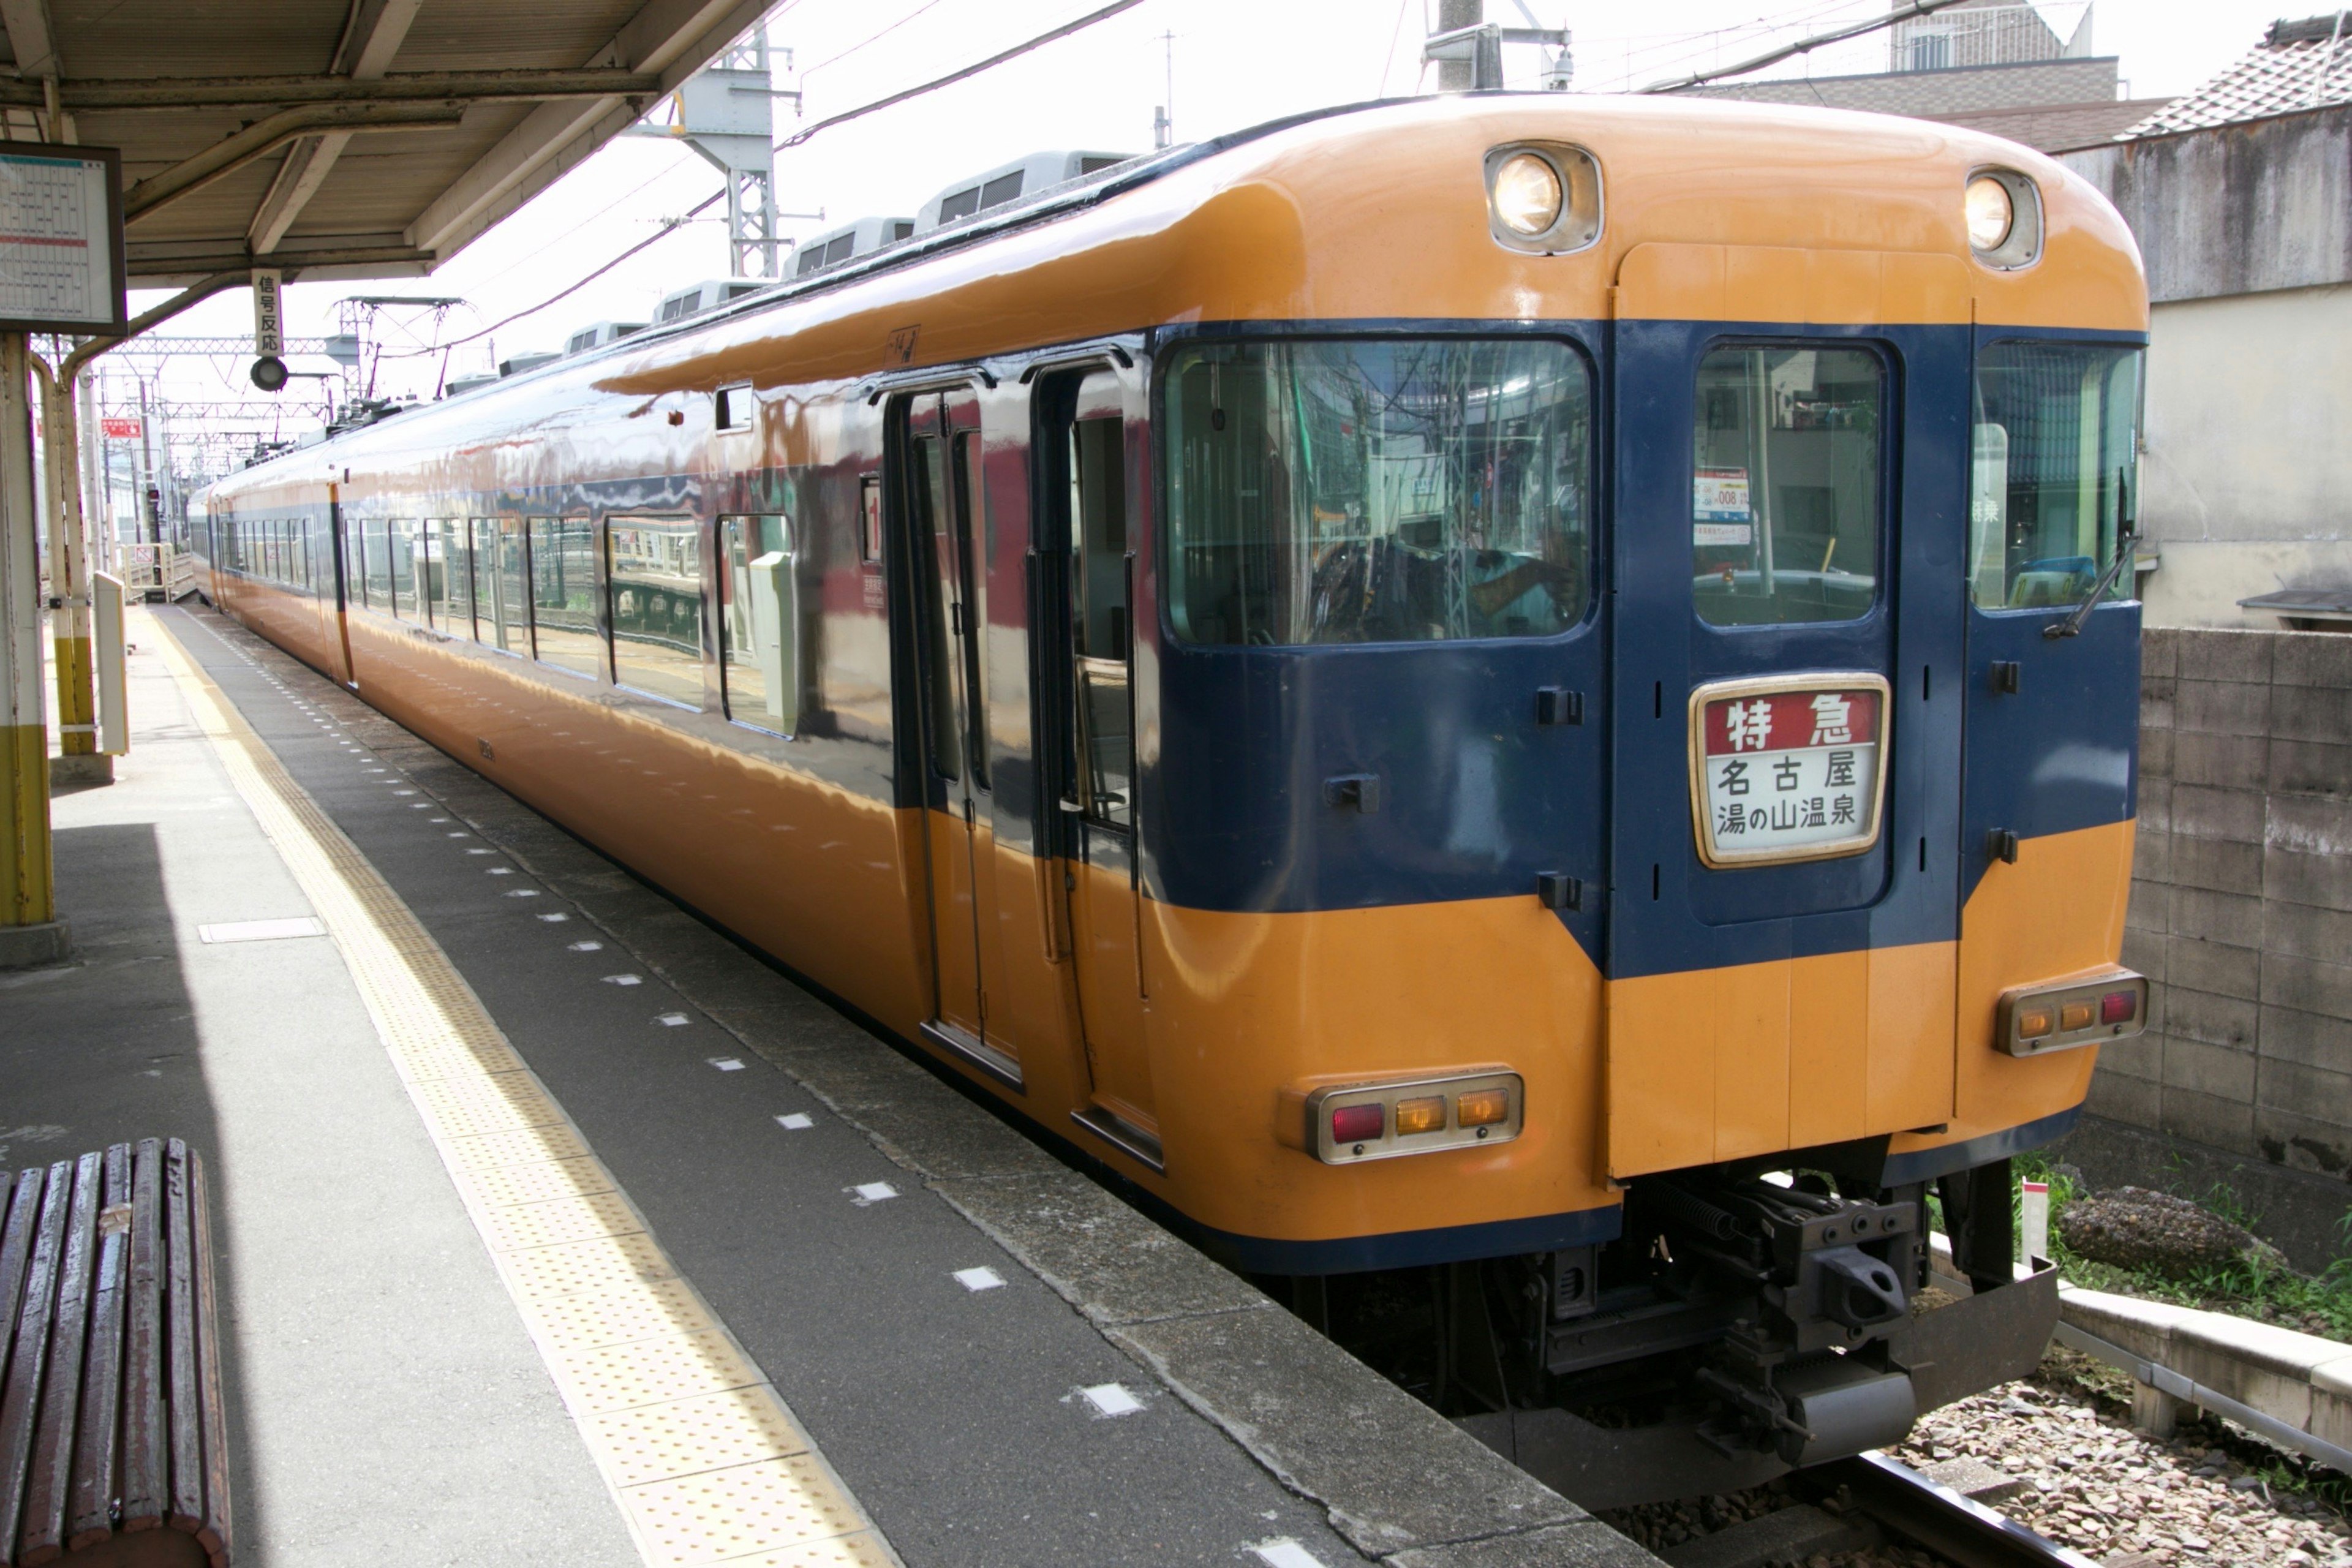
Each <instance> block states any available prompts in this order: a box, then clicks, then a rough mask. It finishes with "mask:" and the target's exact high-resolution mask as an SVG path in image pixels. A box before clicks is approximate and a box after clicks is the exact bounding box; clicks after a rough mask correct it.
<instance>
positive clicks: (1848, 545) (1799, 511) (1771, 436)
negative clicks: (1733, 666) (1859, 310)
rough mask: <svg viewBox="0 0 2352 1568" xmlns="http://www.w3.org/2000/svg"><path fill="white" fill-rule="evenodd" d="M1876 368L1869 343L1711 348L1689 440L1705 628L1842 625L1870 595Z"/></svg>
mask: <svg viewBox="0 0 2352 1568" xmlns="http://www.w3.org/2000/svg"><path fill="white" fill-rule="evenodd" d="M1884 404H1885V371H1884V369H1883V367H1882V366H1881V365H1880V363H1879V360H1878V356H1877V355H1876V354H1874V353H1871V352H1869V351H1868V350H1866V349H1839V348H1785V347H1779V346H1768V347H1757V348H1726V349H1717V350H1716V351H1715V352H1713V353H1709V354H1708V355H1707V356H1706V359H1705V360H1703V361H1702V362H1700V364H1699V371H1698V396H1697V417H1696V420H1695V421H1694V430H1693V436H1692V441H1691V471H1692V482H1691V592H1692V600H1693V602H1694V603H1695V604H1696V606H1697V608H1698V613H1699V617H1700V618H1701V619H1702V620H1705V621H1707V622H1709V623H1711V624H1713V625H1715V626H1763V625H1775V624H1780V623H1785V622H1789V621H1846V620H1853V619H1854V618H1855V617H1856V616H1862V615H1864V614H1866V613H1868V611H1869V609H1870V606H1871V605H1872V604H1873V602H1874V601H1875V599H1876V597H1877V595H1878V534H1879V528H1878V518H1879V510H1880V502H1881V497H1882V491H1883V486H1882V484H1881V481H1880V479H1879V472H1880V457H1879V454H1880V447H1881V446H1882V445H1883V442H1884V437H1882V436H1881V434H1880V428H1879V426H1880V419H1881V415H1882V410H1883V407H1884Z"/></svg>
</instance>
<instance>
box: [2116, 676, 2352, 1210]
mask: <svg viewBox="0 0 2352 1568" xmlns="http://www.w3.org/2000/svg"><path fill="white" fill-rule="evenodd" d="M2140 726H2141V727H2140V786H2139V803H2140V812H2139V840H2138V850H2137V858H2136V860H2135V864H2134V867H2133V883H2132V898H2131V910H2130V914H2129V916H2128V918H2127V921H2126V931H2125V935H2124V952H2123V959H2124V962H2125V963H2127V964H2129V965H2131V966H2132V967H2133V968H2135V969H2137V970H2140V971H2141V972H2143V973H2146V974H2147V976H2148V978H2149V979H2150V980H2151V981H2153V982H2154V983H2155V984H2154V989H2153V994H2152V996H2151V999H2150V1006H2149V1023H2150V1027H2149V1030H2148V1032H2147V1035H2145V1036H2143V1037H2141V1038H2139V1039H2137V1040H2133V1041H2127V1042H2124V1043H2121V1044H2118V1045H2111V1046H2107V1047H2103V1048H2102V1050H2101V1053H2100V1058H2099V1068H2098V1072H2097V1073H2096V1075H2095V1077H2094V1079H2093V1080H2092V1086H2091V1098H2090V1103H2089V1106H2088V1108H2087V1109H2088V1110H2090V1111H2091V1112H2092V1113H2094V1114H2095V1115H2097V1116H2101V1117H2105V1118H2109V1119H2112V1120H2113V1121H2119V1122H2124V1123H2127V1124H2130V1125H2134V1126H2137V1127H2142V1128H2148V1129H2152V1130H2155V1131H2160V1132H2164V1133H2168V1134H2171V1135H2172V1136H2174V1137H2178V1138H2185V1139H2189V1140H2193V1141H2194V1142H2197V1143H2200V1144H2203V1145H2206V1146H2208V1147H2210V1148H2211V1149H2214V1150H2219V1151H2222V1152H2227V1153H2230V1154H2235V1155H2240V1156H2244V1157H2250V1158H2252V1159H2258V1160H2262V1161H2266V1162H2269V1163H2272V1164H2273V1165H2278V1166H2284V1167H2287V1168H2289V1169H2292V1170H2295V1171H2300V1172H2306V1173H2313V1174H2315V1175H2319V1176H2323V1177H2329V1178H2336V1180H2338V1181H2344V1180H2352V637H2344V636H2336V635H2331V634H2327V633H2320V632H2264V631H2221V630H2214V631H2205V630H2187V629H2183V630H2171V631H2168V630H2154V631H2150V632H2149V633H2148V634H2147V642H2146V653H2145V656H2144V658H2143V661H2142V689H2141V697H2140ZM2164 1175H2165V1173H2163V1172H2149V1173H2142V1175H2141V1179H2143V1180H2146V1181H2147V1182H2148V1184H2151V1185H2159V1186H2160V1185H2164V1184H2165V1181H2164V1179H2163V1178H2164ZM2315 1190H2318V1191H2335V1189H2334V1188H2332V1187H2322V1188H2317V1189H2315ZM2336 1205H2337V1212H2338V1213H2339V1214H2340V1213H2341V1212H2342V1210H2343V1208H2344V1207H2345V1206H2347V1205H2352V1188H2347V1189H2345V1190H2343V1191H2342V1192H2341V1194H2340V1195H2339V1196H2338V1197H2337V1198H2336ZM2333 1217H2334V1216H2333V1215H2331V1216H2329V1218H2330V1219H2332V1218H2333Z"/></svg>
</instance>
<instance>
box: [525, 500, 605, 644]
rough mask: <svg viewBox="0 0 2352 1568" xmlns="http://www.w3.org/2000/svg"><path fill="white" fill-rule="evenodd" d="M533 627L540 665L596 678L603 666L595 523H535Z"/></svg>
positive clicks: (549, 520)
mask: <svg viewBox="0 0 2352 1568" xmlns="http://www.w3.org/2000/svg"><path fill="white" fill-rule="evenodd" d="M530 607H531V623H532V626H534V628H535V629H536V631H537V635H538V649H537V651H538V657H539V662H540V663H541V664H544V665H548V666H550V667H551V668H556V669H567V670H570V671H571V672H572V674H574V675H585V676H590V677H593V676H595V675H596V674H598V673H599V672H600V671H601V670H602V669H603V668H604V637H602V636H600V635H599V634H598V632H597V630H596V525H595V524H594V523H593V522H591V521H588V519H586V518H584V517H534V518H532V519H531V520H530Z"/></svg>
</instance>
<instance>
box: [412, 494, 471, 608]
mask: <svg viewBox="0 0 2352 1568" xmlns="http://www.w3.org/2000/svg"><path fill="white" fill-rule="evenodd" d="M425 530H426V545H425V551H424V552H423V555H422V557H421V561H422V565H423V568H424V570H425V599H426V600H427V602H429V603H430V604H431V605H432V606H433V624H434V625H435V626H438V627H439V628H440V629H441V630H443V631H445V632H447V633H449V634H450V635H451V636H452V637H467V636H469V635H471V634H470V633H469V631H468V630H467V627H468V626H469V625H470V623H471V621H472V619H473V607H472V606H471V605H469V604H467V590H468V584H467V571H466V520H465V519H464V518H462V517H443V518H436V519H434V520H433V521H430V522H428V523H426V524H425Z"/></svg>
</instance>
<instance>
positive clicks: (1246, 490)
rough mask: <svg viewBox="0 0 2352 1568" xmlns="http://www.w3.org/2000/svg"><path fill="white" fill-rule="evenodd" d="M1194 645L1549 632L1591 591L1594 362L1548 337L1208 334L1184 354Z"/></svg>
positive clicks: (1174, 448)
mask: <svg viewBox="0 0 2352 1568" xmlns="http://www.w3.org/2000/svg"><path fill="white" fill-rule="evenodd" d="M1165 395H1166V409H1167V427H1168V450H1169V455H1170V465H1169V468H1170V481H1169V517H1170V542H1169V549H1168V580H1169V591H1168V598H1169V611H1170V616H1171V619H1172V620H1173V622H1174V624H1175V628H1176V633H1177V635H1178V636H1179V637H1182V638H1183V639H1184V640H1186V641H1188V642H1195V643H1225V644H1232V643H1255V644H1261V645H1276V644H1290V645H1297V644H1306V643H1368V642H1429V641H1439V640H1445V639H1453V638H1464V637H1549V636H1551V635H1553V634H1554V633H1557V632H1561V631H1565V630H1567V629H1568V628H1569V627H1570V626H1574V625H1575V624H1576V623H1577V622H1578V621H1580V620H1581V619H1582V618H1583V616H1584V612H1585V606H1586V603H1587V600H1588V597H1589V595H1590V594H1591V531H1590V530H1591V510H1590V509H1591V472H1592V448H1591V443H1592V434H1591V431H1592V377H1591V370H1590V369H1589V368H1588V366H1587V364H1586V363H1585V360H1584V358H1583V356H1582V355H1580V354H1579V353H1577V352H1576V351H1575V350H1573V349H1571V348H1570V347H1569V346H1568V345H1566V344H1564V343H1560V342H1545V341H1540V340H1536V339H1525V338H1522V339H1512V340H1505V341H1494V340H1487V341H1478V340H1472V339H1461V338H1446V339H1418V340H1398V339H1381V340H1377V341H1375V340H1362V341H1349V342H1297V341H1286V342H1242V343H1205V344H1200V345H1195V346H1191V347H1187V348H1185V349H1183V350H1181V352H1179V353H1178V354H1177V355H1176V357H1175V360H1174V363H1172V364H1171V366H1170V369H1169V374H1168V381H1167V390H1166V394H1165Z"/></svg>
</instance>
